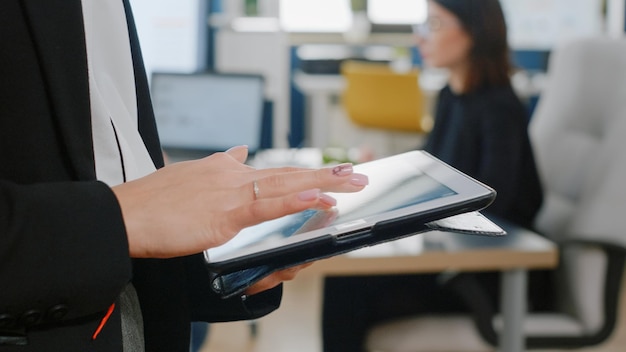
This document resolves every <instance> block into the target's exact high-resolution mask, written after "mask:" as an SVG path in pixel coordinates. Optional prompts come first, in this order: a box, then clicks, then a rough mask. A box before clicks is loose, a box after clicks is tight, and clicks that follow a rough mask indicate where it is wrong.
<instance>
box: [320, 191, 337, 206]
mask: <svg viewBox="0 0 626 352" xmlns="http://www.w3.org/2000/svg"><path fill="white" fill-rule="evenodd" d="M320 202H322V203H324V204H326V205H330V206H331V207H334V206H335V205H337V200H336V199H335V198H333V197H331V196H329V195H327V194H324V193H322V194H320Z"/></svg>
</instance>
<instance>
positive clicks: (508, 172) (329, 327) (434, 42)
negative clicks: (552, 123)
mask: <svg viewBox="0 0 626 352" xmlns="http://www.w3.org/2000/svg"><path fill="white" fill-rule="evenodd" d="M416 35H417V45H418V47H419V50H420V53H421V55H422V59H423V61H424V63H425V64H426V65H428V66H430V67H436V68H445V69H447V70H448V72H449V78H448V84H447V85H446V86H445V87H444V88H443V89H442V90H441V92H440V94H439V99H438V102H437V105H436V112H435V125H434V127H433V130H432V132H431V134H430V135H429V137H428V139H427V141H426V144H425V146H424V149H425V150H426V151H428V152H430V153H432V154H433V155H435V156H436V157H438V158H440V159H442V160H443V161H445V162H447V163H449V164H450V165H452V166H454V167H456V168H457V169H459V170H461V171H463V172H465V173H466V174H468V175H470V176H472V177H474V178H476V179H478V180H480V181H482V182H484V183H486V184H488V185H490V186H491V187H493V188H494V189H495V190H496V191H497V192H498V196H497V197H496V201H495V202H494V203H493V204H492V205H491V206H489V207H488V208H487V209H486V210H485V213H486V214H487V215H488V216H489V215H491V216H497V217H500V218H503V219H506V220H509V221H511V222H514V223H517V224H518V225H522V226H527V227H530V226H532V221H533V218H534V216H535V214H536V212H537V211H538V209H539V207H540V205H541V202H542V190H541V184H540V181H539V178H538V175H537V170H536V167H535V162H534V158H533V154H532V149H531V145H530V141H529V137H528V133H527V125H528V113H527V109H526V108H525V106H524V105H523V104H522V102H521V101H520V100H519V98H518V97H517V96H516V94H515V92H514V91H513V88H512V86H511V82H510V74H511V63H510V58H509V48H508V44H507V29H506V24H505V20H504V15H503V12H502V8H501V6H500V3H499V1H498V0H429V1H428V18H427V20H426V22H425V23H424V24H422V25H419V26H417V27H416ZM475 276H476V279H478V280H479V282H481V283H482V284H483V286H484V287H485V289H487V290H488V292H490V293H491V294H492V295H493V297H494V300H497V297H498V293H497V292H498V276H497V274H496V273H488V274H476V275H475ZM531 279H532V278H531ZM531 286H532V282H531ZM543 294H544V296H545V292H544V293H543ZM530 296H531V299H532V297H533V296H534V295H533V293H532V292H531V294H530ZM547 300H548V301H550V299H547ZM545 301H546V299H545V298H542V300H541V301H539V302H537V303H538V304H539V308H541V307H540V306H541V305H542V304H544V303H545ZM537 303H536V304H535V305H536V306H535V308H537V307H538V306H537ZM547 305H549V304H547ZM323 309H324V310H323V338H324V351H325V352H335V351H342V352H351V351H354V352H359V351H362V344H363V341H364V337H365V334H366V332H367V329H368V328H369V327H371V326H372V325H374V324H376V323H378V322H380V321H382V320H385V319H392V318H398V317H401V316H407V315H415V314H426V313H435V314H441V313H445V312H458V311H466V310H467V308H466V307H465V306H464V304H463V303H462V301H461V299H460V298H459V297H458V296H457V295H455V294H454V293H453V292H449V291H447V290H444V289H442V288H441V285H439V284H438V282H437V275H402V276H377V277H350V278H348V277H341V278H328V279H326V283H325V293H324V308H323Z"/></svg>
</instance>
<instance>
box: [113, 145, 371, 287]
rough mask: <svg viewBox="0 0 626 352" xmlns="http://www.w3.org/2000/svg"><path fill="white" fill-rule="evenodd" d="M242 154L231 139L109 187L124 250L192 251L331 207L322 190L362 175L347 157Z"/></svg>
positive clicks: (140, 253)
mask: <svg viewBox="0 0 626 352" xmlns="http://www.w3.org/2000/svg"><path fill="white" fill-rule="evenodd" d="M247 155H248V151H247V148H245V147H237V148H233V149H231V150H229V151H227V152H224V153H217V154H213V155H211V156H209V157H206V158H204V159H200V160H195V161H188V162H181V163H175V164H171V165H168V166H166V167H164V168H162V169H160V170H158V171H156V172H154V173H152V174H150V175H148V176H145V177H143V178H140V179H137V180H134V181H131V182H127V183H124V184H121V185H119V186H115V187H113V191H114V193H115V194H116V196H117V198H118V201H119V203H120V207H121V209H122V215H123V217H124V222H125V224H126V231H127V236H128V243H129V251H130V255H131V257H136V258H170V257H177V256H184V255H190V254H194V253H199V252H202V251H203V250H205V249H207V248H212V247H216V246H219V245H221V244H223V243H225V242H226V241H228V240H230V239H231V238H232V237H234V236H235V235H236V234H237V233H238V232H239V231H240V230H242V229H243V228H245V227H248V226H252V225H256V224H258V223H261V222H263V221H267V220H272V219H275V218H279V217H281V216H285V215H288V214H292V213H296V212H299V211H303V210H306V209H310V208H329V207H332V206H333V205H334V204H335V201H334V199H333V198H331V197H330V196H327V195H325V194H324V193H323V192H326V191H329V192H330V191H332V192H357V191H360V190H361V189H363V188H364V187H365V186H366V185H367V183H368V180H367V177H366V176H365V175H361V174H354V173H353V172H352V166H351V165H349V164H343V165H338V166H335V167H333V168H325V169H315V170H309V169H300V168H275V169H263V170H256V169H254V168H252V167H249V166H247V165H245V164H244V162H245V160H246V158H247ZM255 183H256V185H257V191H256V192H255V187H254V184H255ZM292 271H294V270H292ZM270 286H271V283H270ZM274 286H275V285H274ZM268 288H269V287H268Z"/></svg>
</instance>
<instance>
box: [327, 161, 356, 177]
mask: <svg viewBox="0 0 626 352" xmlns="http://www.w3.org/2000/svg"><path fill="white" fill-rule="evenodd" d="M332 172H333V175H335V176H348V175H350V174H352V172H353V169H352V164H349V163H346V164H339V165H337V166H335V167H333V169H332Z"/></svg>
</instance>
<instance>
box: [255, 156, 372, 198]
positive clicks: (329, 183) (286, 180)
mask: <svg viewBox="0 0 626 352" xmlns="http://www.w3.org/2000/svg"><path fill="white" fill-rule="evenodd" d="M368 183H369V179H368V177H367V176H366V175H363V174H355V173H353V169H352V165H351V164H342V165H337V166H335V167H333V168H323V169H318V170H306V171H293V172H288V173H274V174H270V175H269V176H267V177H264V178H259V179H257V186H258V192H257V193H258V197H257V198H271V197H279V196H282V195H285V194H288V193H295V192H299V191H302V190H305V189H312V188H319V189H321V190H323V191H332V192H357V191H360V190H362V189H363V188H364V187H365V186H366V185H367V184H368Z"/></svg>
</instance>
